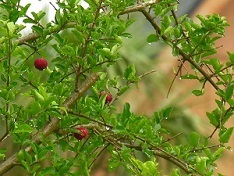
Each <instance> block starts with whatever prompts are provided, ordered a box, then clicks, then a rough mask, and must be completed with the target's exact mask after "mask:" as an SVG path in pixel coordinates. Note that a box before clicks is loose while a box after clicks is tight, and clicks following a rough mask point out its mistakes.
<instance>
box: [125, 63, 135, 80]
mask: <svg viewBox="0 0 234 176" xmlns="http://www.w3.org/2000/svg"><path fill="white" fill-rule="evenodd" d="M135 74H136V68H135V66H134V65H133V64H130V65H129V66H128V67H127V68H126V69H125V71H124V77H125V79H126V80H129V81H132V80H134V79H135V78H136V76H135Z"/></svg>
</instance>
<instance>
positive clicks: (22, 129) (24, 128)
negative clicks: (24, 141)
mask: <svg viewBox="0 0 234 176" xmlns="http://www.w3.org/2000/svg"><path fill="white" fill-rule="evenodd" d="M32 132H33V128H32V127H31V126H29V125H28V124H19V125H17V126H16V127H15V129H14V130H13V133H32Z"/></svg>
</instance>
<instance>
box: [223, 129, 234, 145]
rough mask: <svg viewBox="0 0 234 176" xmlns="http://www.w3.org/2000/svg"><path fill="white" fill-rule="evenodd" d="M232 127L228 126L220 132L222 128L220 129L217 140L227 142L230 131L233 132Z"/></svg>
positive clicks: (230, 134)
mask: <svg viewBox="0 0 234 176" xmlns="http://www.w3.org/2000/svg"><path fill="white" fill-rule="evenodd" d="M233 128H234V127H232V128H229V129H227V130H225V131H224V132H222V130H221V131H220V134H219V141H220V142H221V143H227V142H228V141H229V139H230V137H231V136H232V132H233Z"/></svg>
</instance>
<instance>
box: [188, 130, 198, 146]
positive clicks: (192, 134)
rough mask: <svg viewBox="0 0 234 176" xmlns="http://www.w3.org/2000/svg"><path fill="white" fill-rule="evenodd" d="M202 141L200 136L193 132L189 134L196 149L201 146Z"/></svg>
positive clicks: (190, 140)
mask: <svg viewBox="0 0 234 176" xmlns="http://www.w3.org/2000/svg"><path fill="white" fill-rule="evenodd" d="M199 140H200V135H199V134H198V133H196V132H192V133H190V134H189V143H190V144H191V145H192V146H193V147H196V146H198V144H199Z"/></svg>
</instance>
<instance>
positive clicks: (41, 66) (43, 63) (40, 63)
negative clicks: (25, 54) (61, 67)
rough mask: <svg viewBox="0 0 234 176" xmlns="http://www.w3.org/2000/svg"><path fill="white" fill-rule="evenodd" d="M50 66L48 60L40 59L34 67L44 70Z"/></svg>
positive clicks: (35, 62)
mask: <svg viewBox="0 0 234 176" xmlns="http://www.w3.org/2000/svg"><path fill="white" fill-rule="evenodd" d="M47 65H48V62H47V60H45V59H44V58H38V59H36V60H35V61H34V66H35V67H36V68H37V69H38V70H44V69H46V67H47Z"/></svg>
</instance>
